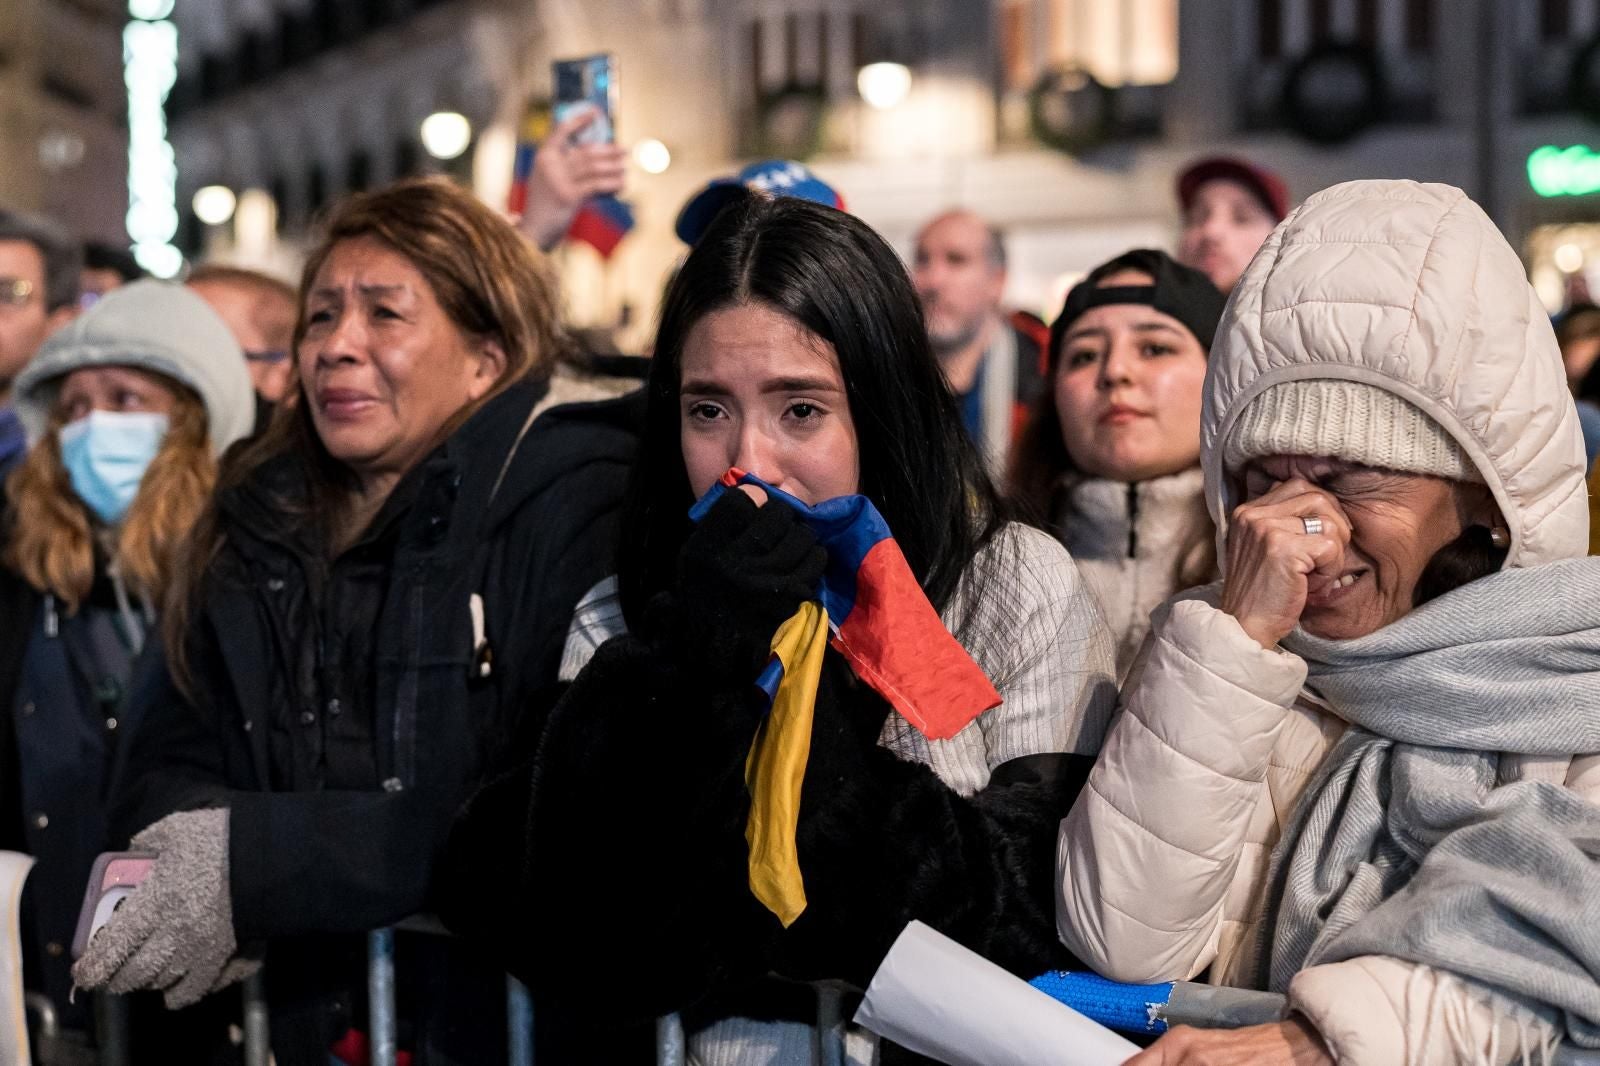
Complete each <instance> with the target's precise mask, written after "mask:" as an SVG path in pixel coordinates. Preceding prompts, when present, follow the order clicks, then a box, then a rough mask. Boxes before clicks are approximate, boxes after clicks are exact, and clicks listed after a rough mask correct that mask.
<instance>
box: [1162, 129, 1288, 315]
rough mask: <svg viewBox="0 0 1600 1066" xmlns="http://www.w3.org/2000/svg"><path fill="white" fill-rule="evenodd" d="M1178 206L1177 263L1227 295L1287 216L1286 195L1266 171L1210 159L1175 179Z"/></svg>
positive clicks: (1279, 180) (1275, 177)
mask: <svg viewBox="0 0 1600 1066" xmlns="http://www.w3.org/2000/svg"><path fill="white" fill-rule="evenodd" d="M1178 203H1179V204H1180V205H1181V206H1182V207H1183V234H1182V236H1181V237H1180V238H1179V240H1178V261H1179V262H1180V263H1183V264H1184V265H1185V266H1191V267H1194V268H1195V269H1196V270H1199V271H1201V272H1202V273H1204V274H1205V275H1206V276H1207V277H1209V278H1210V279H1211V281H1212V283H1213V284H1215V285H1216V287H1217V288H1219V289H1221V290H1222V291H1223V292H1224V293H1227V292H1232V291H1233V286H1234V284H1235V283H1236V282H1237V281H1238V280H1239V276H1240V275H1241V274H1243V273H1244V268H1245V267H1247V266H1249V265H1250V260H1251V259H1252V258H1253V257H1254V256H1255V254H1256V249H1258V248H1260V247H1261V242H1262V241H1264V240H1266V239H1267V234H1269V233H1271V232H1272V230H1273V228H1274V227H1276V226H1277V224H1278V223H1279V222H1282V221H1283V218H1284V216H1285V215H1287V214H1288V213H1289V189H1288V187H1287V186H1286V185H1284V183H1283V179H1282V178H1280V177H1278V175H1276V174H1274V173H1273V172H1272V171H1270V170H1268V169H1266V168H1265V167H1261V166H1257V165H1256V164H1254V163H1249V162H1246V161H1245V160H1243V159H1237V158H1234V157H1231V156H1212V157H1211V158H1208V159H1201V160H1199V161H1197V162H1194V163H1191V164H1190V165H1189V166H1188V167H1187V168H1186V169H1185V170H1184V171H1183V173H1181V174H1179V175H1178Z"/></svg>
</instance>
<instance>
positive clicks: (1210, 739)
mask: <svg viewBox="0 0 1600 1066" xmlns="http://www.w3.org/2000/svg"><path fill="white" fill-rule="evenodd" d="M1305 378H1336V379H1346V380H1356V381H1364V382H1368V383H1371V384H1374V385H1377V386H1379V387H1381V388H1383V389H1386V390H1388V391H1390V392H1393V393H1396V394H1398V395H1400V396H1403V397H1404V398H1405V399H1407V400H1409V401H1410V402H1411V403H1413V404H1415V405H1416V406H1417V407H1419V408H1421V409H1422V410H1424V411H1426V412H1427V413H1428V414H1429V415H1431V416H1432V417H1433V418H1434V419H1435V420H1436V421H1437V422H1438V423H1439V424H1440V425H1441V426H1443V427H1444V428H1445V429H1446V430H1447V431H1449V432H1450V433H1451V434H1452V435H1453V436H1454V437H1455V438H1456V439H1457V441H1458V442H1459V443H1460V445H1461V447H1462V449H1463V451H1464V452H1465V454H1466V455H1467V456H1468V457H1469V458H1470V459H1471V460H1472V461H1473V462H1474V463H1475V464H1476V466H1477V468H1478V469H1479V470H1480V471H1481V472H1482V473H1483V475H1484V478H1485V480H1486V481H1487V483H1488V485H1489V487H1490V489H1491V490H1492V491H1493V493H1494V495H1495V497H1496V499H1497V500H1498V501H1499V504H1500V508H1501V510H1502V512H1503V514H1504V515H1505V518H1506V520H1507V524H1508V525H1509V527H1510V530H1511V535H1512V546H1511V552H1510V556H1509V558H1508V561H1507V565H1508V566H1536V565H1539V564H1541V563H1547V562H1552V561H1555V560H1558V559H1565V558H1570V557H1576V556H1581V555H1583V554H1584V553H1585V551H1586V548H1587V537H1588V513H1587V497H1586V494H1585V490H1584V478H1583V474H1584V470H1583V446H1582V440H1581V437H1580V434H1579V430H1578V424H1577V415H1576V412H1575V410H1574V408H1573V405H1572V401H1571V399H1570V398H1569V397H1568V394H1567V391H1566V388H1565V385H1564V383H1563V377H1562V367H1561V359H1560V356H1559V354H1558V352H1557V349H1556V344H1555V338H1554V335H1553V333H1552V331H1551V329H1550V325H1549V323H1548V321H1547V319H1546V318H1545V315H1544V312H1543V310H1542V309H1541V308H1540V307H1539V305H1538V303H1537V301H1536V299H1535V297H1534V295H1533V293H1532V291H1531V289H1530V288H1529V286H1528V284H1527V281H1526V280H1525V278H1524V276H1523V272H1522V266H1521V263H1520V262H1519V261H1518V260H1517V257H1516V255H1515V254H1514V253H1513V252H1512V251H1511V249H1510V247H1509V246H1508V245H1507V244H1506V243H1505V240H1504V239H1503V238H1502V237H1501V236H1500V234H1499V233H1498V231H1496V230H1495V228H1494V226H1493V224H1492V223H1491V222H1490V221H1489V219H1488V218H1487V217H1486V216H1485V215H1484V214H1483V212H1482V211H1481V210H1479V209H1478V207H1477V206H1476V205H1475V204H1473V203H1472V202H1471V201H1469V200H1468V199H1467V198H1466V197H1465V196H1464V195H1463V194H1462V193H1461V192H1460V191H1459V190H1457V189H1453V188H1450V187H1448V186H1443V185H1418V184H1416V183H1413V182H1398V181H1378V182H1352V183H1350V184H1346V185H1339V186H1335V187H1333V188H1331V189H1327V190H1325V191H1323V192H1321V193H1319V194H1317V195H1316V196H1313V197H1312V198H1311V199H1309V200H1308V201H1306V203H1305V204H1304V205H1303V206H1302V207H1300V208H1299V209H1298V210H1297V211H1296V212H1295V213H1294V214H1293V215H1291V216H1290V217H1289V219H1288V220H1286V221H1285V222H1284V223H1283V224H1282V225H1281V226H1279V227H1278V229H1277V231H1276V232H1274V233H1273V235H1272V236H1271V237H1270V238H1269V239H1268V241H1267V243H1266V245H1265V246H1264V247H1263V248H1262V249H1261V251H1260V253H1259V254H1258V255H1257V256H1256V258H1255V260H1254V262H1252V264H1251V265H1250V268H1249V270H1248V271H1247V272H1246V273H1245V276H1244V278H1243V279H1242V280H1241V282H1240V284H1239V286H1238V288H1237V289H1236V290H1235V292H1234V294H1233V298H1232V300H1231V302H1230V304H1229V306H1228V311H1227V314H1226V315H1225V316H1224V319H1223V323H1222V329H1221V331H1220V332H1219V337H1218V343H1217V344H1216V345H1215V346H1214V347H1213V348H1212V355H1211V363H1210V368H1209V372H1208V377H1207V382H1206V396H1205V409H1204V415H1203V418H1202V429H1201V442H1202V463H1203V466H1204V469H1205V475H1206V498H1207V505H1208V506H1209V508H1210V511H1211V514H1212V517H1213V518H1214V519H1215V520H1216V522H1217V527H1218V544H1219V555H1223V556H1224V557H1225V553H1222V552H1221V550H1220V546H1221V544H1222V543H1223V539H1224V538H1225V537H1226V532H1227V526H1226V523H1227V519H1228V516H1229V514H1230V512H1231V510H1232V508H1233V506H1234V503H1235V501H1234V500H1233V499H1232V498H1231V488H1230V485H1229V484H1228V481H1227V479H1226V478H1225V477H1224V472H1223V470H1222V455H1223V451H1224V444H1225V443H1226V441H1227V440H1228V435H1229V433H1230V432H1231V430H1232V428H1233V426H1234V424H1235V422H1236V420H1237V419H1238V417H1239V415H1240V413H1241V412H1242V411H1243V409H1244V407H1245V405H1246V404H1247V403H1248V402H1249V401H1250V400H1251V399H1252V398H1253V397H1255V396H1256V395H1258V394H1260V393H1261V392H1262V391H1263V390H1264V389H1267V388H1269V387H1270V386H1272V385H1274V384H1276V383H1278V382H1282V381H1290V380H1295V379H1305ZM1216 602H1217V600H1216V590H1215V589H1212V590H1202V591H1201V592H1200V593H1198V594H1193V595H1190V596H1188V597H1180V598H1179V599H1178V600H1177V601H1175V602H1174V603H1172V604H1170V605H1168V606H1167V607H1165V608H1163V609H1162V610H1161V611H1160V612H1158V615H1157V618H1156V620H1155V624H1154V628H1153V630H1152V636H1151V638H1150V641H1149V642H1148V643H1147V644H1146V646H1145V648H1144V650H1143V652H1142V653H1141V655H1140V660H1139V662H1138V663H1136V664H1135V666H1134V670H1133V673H1132V674H1131V675H1130V677H1129V680H1128V683H1127V684H1126V685H1125V686H1124V689H1123V699H1122V706H1121V708H1120V712H1119V715H1118V719H1117V721H1116V723H1115V724H1114V725H1113V727H1112V729H1111V732H1110V734H1109V736H1108V737H1107V740H1106V744H1105V747H1104V749H1103V750H1102V752H1101V755H1100V757H1099V760H1098V762H1097V764H1096V766H1095V769H1094V771H1093V773H1092V774H1091V776H1090V779H1089V784H1088V787H1087V788H1086V789H1085V790H1084V792H1083V793H1082V794H1081V795H1080V797H1079V799H1078V802H1077V804H1076V805H1075V806H1074V807H1073V810H1072V812H1071V814H1070V815H1069V816H1068V817H1067V818H1066V819H1064V820H1063V822H1062V827H1061V837H1060V845H1059V849H1058V854H1057V865H1058V869H1059V872H1060V875H1061V877H1060V887H1061V893H1060V896H1059V898H1058V901H1057V924H1058V926H1059V928H1060V933H1061V937H1062V940H1063V941H1064V942H1065V943H1066V944H1067V946H1068V947H1070V948H1072V949H1073V950H1074V951H1075V952H1076V953H1077V954H1078V955H1079V956H1080V957H1081V958H1083V960H1084V961H1085V962H1087V963H1089V964H1090V965H1092V966H1094V967H1095V968H1096V969H1097V970H1099V971H1100V972H1102V973H1104V974H1105V975H1106V976H1108V977H1111V978H1114V979H1116V980H1122V981H1166V980H1174V979H1182V978H1194V977H1196V976H1197V975H1199V974H1201V973H1202V972H1205V971H1207V969H1208V968H1209V978H1210V980H1212V981H1214V982H1216V983H1219V984H1229V983H1237V977H1236V975H1237V974H1238V973H1239V970H1240V965H1241V963H1242V961H1243V960H1242V953H1243V952H1244V951H1246V950H1248V949H1249V944H1250V941H1251V939H1252V937H1253V935H1254V929H1255V923H1256V922H1257V921H1258V920H1259V918H1260V916H1261V912H1262V908H1263V882H1264V880H1265V875H1266V869H1267V863H1268V859H1269V856H1270V854H1271V850H1272V848H1273V846H1274V844H1275V843H1276V842H1277V839H1278V836H1279V833H1280V832H1281V829H1282V827H1283V824H1284V822H1285V821H1286V820H1287V818H1288V817H1289V815H1290V814H1291V812H1292V810H1293V808H1294V805H1295V803H1296V801H1297V800H1298V798H1299V796H1300V793H1301V791H1302V790H1303V789H1304V788H1305V786H1306V783H1307V781H1308V779H1309V778H1310V776H1311V775H1312V774H1313V772H1314V771H1315V770H1316V768H1317V766H1318V765H1319V764H1320V763H1321V761H1322V759H1323V758H1324V756H1325V755H1326V754H1327V752H1328V749H1329V747H1330V746H1331V745H1332V743H1333V742H1334V741H1335V740H1336V739H1337V738H1338V736H1339V734H1340V733H1341V732H1342V731H1343V729H1344V724H1343V723H1342V722H1341V721H1340V720H1339V719H1338V718H1337V717H1335V716H1334V715H1333V714H1332V713H1331V712H1330V711H1329V710H1328V709H1327V708H1326V707H1325V706H1321V705H1319V704H1318V703H1317V702H1316V701H1315V700H1314V698H1312V697H1311V696H1310V695H1309V694H1308V693H1306V692H1303V691H1302V686H1303V684H1304V682H1305V677H1306V667H1305V664H1304V663H1303V662H1302V661H1301V660H1300V659H1299V658H1298V657H1297V656H1295V655H1292V654H1290V653H1289V652H1286V651H1282V650H1279V649H1274V650H1271V651H1268V650H1265V649H1263V648H1262V647H1261V646H1260V645H1258V644H1257V643H1256V642H1255V641H1254V640H1252V639H1251V638H1250V637H1249V636H1247V635H1246V634H1245V632H1244V630H1243V629H1242V628H1241V627H1240V626H1239V624H1238V623H1237V622H1236V621H1235V620H1234V618H1233V617H1232V616H1231V615H1228V614H1225V613H1223V612H1222V611H1221V610H1219V609H1218V608H1217V607H1216ZM1501 774H1502V777H1503V778H1504V779H1506V780H1511V779H1517V778H1523V777H1538V778H1542V779H1545V780H1551V781H1555V782H1564V783H1566V784H1567V785H1569V786H1570V787H1573V788H1575V789H1578V790H1580V791H1582V792H1583V793H1584V794H1585V795H1587V796H1588V797H1589V798H1590V799H1591V800H1597V801H1600V758H1597V757H1593V756H1590V757H1583V758H1576V759H1559V760H1534V759H1510V758H1508V759H1505V760H1503V761H1502V769H1501ZM1290 1001H1291V1005H1292V1006H1293V1007H1294V1008H1295V1009H1296V1010H1298V1011H1300V1012H1301V1013H1302V1014H1304V1015H1305V1016H1306V1017H1308V1018H1309V1019H1310V1020H1311V1021H1312V1022H1313V1023H1314V1024H1315V1025H1316V1027H1317V1028H1318V1030H1319V1031H1320V1032H1321V1033H1322V1035H1323V1037H1324V1039H1325V1040H1326V1041H1327V1042H1328V1044H1329V1046H1330V1049H1331V1050H1332V1052H1333V1054H1334V1057H1335V1058H1336V1059H1337V1060H1338V1061H1339V1062H1341V1063H1359V1064H1365V1063H1374V1064H1376V1063H1383V1064H1389V1063H1402V1062H1416V1063H1440V1064H1443V1063H1455V1062H1486V1063H1488V1062H1494V1063H1498V1062H1506V1061H1510V1060H1512V1059H1514V1058H1516V1057H1517V1056H1518V1055H1519V1053H1521V1054H1523V1055H1526V1054H1527V1053H1528V1051H1529V1050H1530V1049H1533V1048H1538V1047H1540V1046H1541V1045H1546V1046H1547V1045H1548V1044H1549V1043H1550V1042H1551V1041H1552V1040H1553V1034H1552V1033H1551V1032H1550V1031H1549V1030H1548V1029H1547V1028H1546V1027H1545V1026H1543V1025H1542V1023H1539V1022H1537V1021H1536V1020H1535V1019H1533V1018H1532V1017H1531V1016H1529V1015H1528V1014H1527V1013H1526V1012H1525V1011H1522V1010H1520V1009H1519V1008H1517V1007H1514V1006H1513V1005H1512V1004H1510V1003H1509V1002H1507V1001H1505V1000H1501V999H1499V998H1497V997H1494V996H1492V995H1491V994H1489V993H1488V992H1486V991H1484V990H1483V989H1482V988H1481V987H1479V986H1475V985H1474V986H1469V985H1467V984H1466V983H1464V982H1462V981H1459V980H1457V979H1455V978H1454V977H1452V976H1450V975H1449V974H1446V973H1443V972H1442V971H1438V970H1433V969H1429V968H1427V967H1422V966H1417V965H1413V964H1410V963H1406V962H1402V961H1400V960H1398V959H1393V958H1388V957H1381V956H1375V957H1369V958H1362V959H1355V960H1351V961H1348V962H1343V963H1338V964H1332V965H1324V966H1316V967H1312V968H1309V969H1307V970H1305V971H1303V972H1302V973H1301V974H1300V975H1299V976H1298V977H1296V978H1295V980H1294V982H1293V984H1292V985H1291V987H1290Z"/></svg>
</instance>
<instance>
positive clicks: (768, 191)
mask: <svg viewBox="0 0 1600 1066" xmlns="http://www.w3.org/2000/svg"><path fill="white" fill-rule="evenodd" d="M750 193H760V194H762V195H765V196H773V197H777V196H796V197H799V198H800V199H802V200H810V201H811V202H812V203H816V204H822V205H824V206H826V207H836V208H838V209H839V210H841V211H843V210H844V209H845V206H844V197H842V196H840V195H839V194H838V192H836V191H835V190H834V188H833V186H831V185H829V184H828V183H827V182H825V181H823V180H822V179H821V178H819V177H817V176H816V175H815V174H813V173H811V170H810V168H808V167H807V166H806V165H805V164H803V163H796V162H794V161H793V160H792V159H766V160H762V161H761V162H759V163H751V164H750V165H749V166H747V167H745V168H744V169H743V170H741V171H739V173H738V174H735V175H734V176H733V177H731V178H718V179H716V180H715V181H713V182H712V183H711V184H709V185H707V186H706V187H705V188H704V189H701V190H700V191H699V192H697V193H695V194H694V196H692V197H690V199H689V202H688V203H686V204H684V205H683V210H682V211H680V212H679V213H678V224H677V227H676V228H677V231H678V239H679V240H681V241H683V243H685V244H694V243H695V242H696V241H698V240H699V239H700V237H701V235H702V234H704V233H705V231H706V230H707V228H709V227H710V225H711V220H712V219H714V218H716V217H717V214H718V213H719V212H721V210H722V209H723V208H724V207H727V206H728V205H729V204H731V203H733V202H734V201H735V200H737V199H739V197H741V196H747V195H749V194H750Z"/></svg>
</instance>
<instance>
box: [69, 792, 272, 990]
mask: <svg viewBox="0 0 1600 1066" xmlns="http://www.w3.org/2000/svg"><path fill="white" fill-rule="evenodd" d="M132 848H133V850H134V851H148V852H153V853H154V854H155V856H156V861H155V864H154V865H153V866H152V867H151V868H150V873H149V875H148V876H147V877H146V878H145V879H144V882H143V883H142V884H140V885H139V887H138V889H137V890H135V891H134V893H133V894H132V895H131V896H129V897H128V899H127V900H126V901H125V902H124V903H123V904H122V906H120V907H118V908H117V911H116V913H115V914H114V915H112V917H111V920H110V921H108V922H107V923H106V924H105V926H104V927H102V928H101V929H100V931H99V932H98V933H96V934H95V935H94V938H93V939H92V940H90V941H89V946H88V948H87V949H86V950H85V951H84V953H83V958H81V959H79V960H78V961H77V963H76V964H75V965H74V966H73V967H72V979H73V981H74V982H75V983H76V984H78V985H79V986H80V987H83V988H99V987H101V986H102V985H103V986H105V987H106V989H107V990H109V991H111V992H117V993H122V992H133V991H135V990H138V989H142V988H150V989H161V990H163V991H164V992H165V993H166V996H165V999H166V1001H167V1006H168V1007H170V1008H173V1009H177V1008H178V1007H187V1006H188V1005H189V1004H191V1003H194V1002H196V1001H198V1000H199V999H200V998H201V997H202V996H204V995H205V994H206V993H208V992H214V991H216V990H217V989H219V988H221V987H223V986H224V985H227V984H230V983H231V982H233V981H238V980H241V979H243V978H245V977H247V976H249V975H250V974H251V973H253V972H254V971H255V969H256V968H257V967H258V966H259V965H260V963H259V962H256V961H255V960H251V959H236V958H234V952H235V950H236V948H237V944H236V943H235V941H234V936H233V906H232V904H231V902H230V901H229V898H228V812H227V810H226V808H212V809H209V810H203V811H180V812H179V813H177V814H169V815H167V816H166V817H165V818H163V819H161V820H160V821H159V822H156V823H155V824H154V825H152V826H150V827H149V828H148V829H146V830H145V831H144V832H142V833H140V834H139V835H138V836H136V837H134V838H133V843H132Z"/></svg>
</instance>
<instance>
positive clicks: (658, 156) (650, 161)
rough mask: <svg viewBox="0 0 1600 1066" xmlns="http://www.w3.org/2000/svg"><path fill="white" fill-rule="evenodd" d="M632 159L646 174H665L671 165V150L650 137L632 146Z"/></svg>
mask: <svg viewBox="0 0 1600 1066" xmlns="http://www.w3.org/2000/svg"><path fill="white" fill-rule="evenodd" d="M633 159H634V162H636V163H638V164H639V169H640V170H642V171H644V172H645V173H646V174H665V173H666V171H667V168H668V167H670V166H671V165H672V152H671V151H670V150H669V149H668V148H667V146H666V145H664V144H662V143H661V142H660V141H658V140H656V139H655V138H653V137H652V138H650V139H649V140H644V141H640V142H639V143H638V144H636V145H634V146H633Z"/></svg>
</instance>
